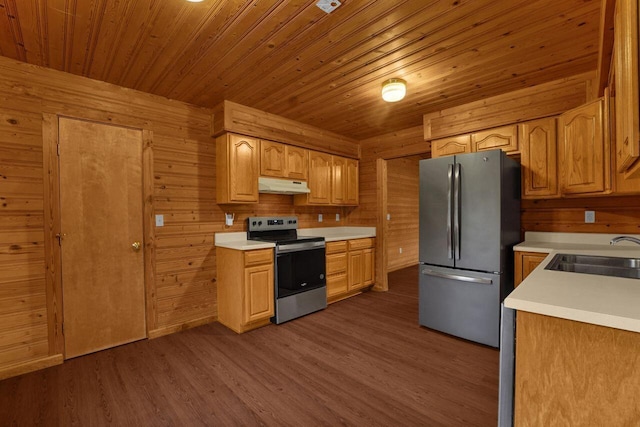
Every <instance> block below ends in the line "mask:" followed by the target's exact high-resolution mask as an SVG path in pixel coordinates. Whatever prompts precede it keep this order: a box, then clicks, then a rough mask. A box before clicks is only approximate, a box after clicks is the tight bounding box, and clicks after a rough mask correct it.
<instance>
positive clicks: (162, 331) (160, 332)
mask: <svg viewBox="0 0 640 427" xmlns="http://www.w3.org/2000/svg"><path fill="white" fill-rule="evenodd" d="M217 320H218V317H217V316H207V317H202V318H200V319H195V320H190V321H188V322H184V323H182V324H180V325H172V326H166V327H163V328H158V329H153V330H150V331H149V333H148V338H149V339H154V338H159V337H161V336H164V335H169V334H173V333H175V332H180V331H184V330H186V329H190V328H195V327H196V326H202V325H206V324H207V323H212V322H215V321H217Z"/></svg>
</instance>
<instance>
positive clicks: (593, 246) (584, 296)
mask: <svg viewBox="0 0 640 427" xmlns="http://www.w3.org/2000/svg"><path fill="white" fill-rule="evenodd" d="M616 236H617V235H614V234H591V233H532V234H530V233H527V234H526V235H525V241H524V242H523V243H521V244H519V245H517V246H515V247H514V250H516V251H527V252H543V253H548V254H549V256H548V257H547V258H545V260H544V261H543V262H542V263H541V264H540V265H539V266H538V267H536V269H535V270H533V272H531V274H530V275H529V276H528V277H527V278H526V279H525V280H524V281H523V282H522V283H521V284H520V285H519V286H518V287H517V288H516V289H515V290H514V291H513V292H511V294H510V295H509V296H508V297H507V298H506V299H505V301H504V303H505V306H506V307H509V308H513V309H517V310H522V311H528V312H531V313H537V314H544V315H547V316H553V317H559V318H563V319H568V320H575V321H578V322H585V323H591V324H595V325H600V326H607V327H611V328H617V329H624V330H627V331H632V332H640V280H639V279H625V278H620V277H609V276H598V275H592V274H581V273H571V272H564V271H552V270H545V267H546V266H547V264H549V262H550V261H551V259H552V258H553V256H554V255H555V254H557V253H567V254H584V255H602V256H613V257H623V258H640V246H638V245H636V244H633V243H630V242H621V243H619V244H618V245H615V246H611V245H609V241H610V240H611V238H613V237H616ZM632 236H633V237H638V238H640V235H637V234H634V235H632ZM544 239H546V241H545V240H544Z"/></svg>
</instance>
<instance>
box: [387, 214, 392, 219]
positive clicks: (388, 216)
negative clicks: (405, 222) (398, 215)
mask: <svg viewBox="0 0 640 427" xmlns="http://www.w3.org/2000/svg"><path fill="white" fill-rule="evenodd" d="M387 221H391V214H390V213H388V214H387Z"/></svg>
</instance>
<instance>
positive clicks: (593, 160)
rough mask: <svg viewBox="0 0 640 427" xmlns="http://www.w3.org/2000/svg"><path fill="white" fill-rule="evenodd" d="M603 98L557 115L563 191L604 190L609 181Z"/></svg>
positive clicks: (564, 192) (594, 191)
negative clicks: (603, 121)
mask: <svg viewBox="0 0 640 427" xmlns="http://www.w3.org/2000/svg"><path fill="white" fill-rule="evenodd" d="M602 117H603V102H602V99H598V100H597V101H594V102H591V103H589V104H585V105H582V106H580V107H578V108H574V109H573V110H570V111H567V112H566V113H563V114H562V115H560V117H559V119H558V131H559V142H560V147H559V154H560V170H561V171H562V172H561V175H560V176H561V178H562V180H561V192H562V194H585V193H587V194H588V193H604V192H605V191H606V190H607V183H608V182H610V177H609V176H608V174H609V153H608V147H609V146H608V144H606V142H605V138H604V133H603V128H602Z"/></svg>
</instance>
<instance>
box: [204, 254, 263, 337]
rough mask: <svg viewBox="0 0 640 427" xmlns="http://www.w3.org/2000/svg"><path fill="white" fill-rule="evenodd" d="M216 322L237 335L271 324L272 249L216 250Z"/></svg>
mask: <svg viewBox="0 0 640 427" xmlns="http://www.w3.org/2000/svg"><path fill="white" fill-rule="evenodd" d="M216 258H217V268H218V280H217V286H218V321H219V322H220V323H222V324H223V325H225V326H226V327H228V328H229V329H232V330H233V331H235V332H237V333H242V332H246V331H249V330H251V329H255V328H258V327H260V326H264V325H267V324H269V323H270V322H271V317H273V315H274V286H275V285H274V272H273V270H274V267H273V265H274V264H273V249H258V250H253V251H240V250H234V249H227V248H216Z"/></svg>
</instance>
